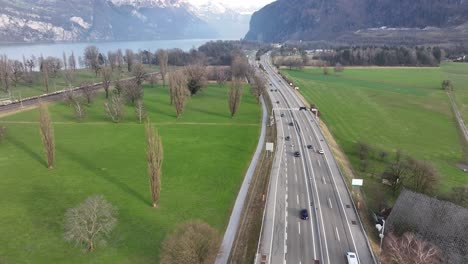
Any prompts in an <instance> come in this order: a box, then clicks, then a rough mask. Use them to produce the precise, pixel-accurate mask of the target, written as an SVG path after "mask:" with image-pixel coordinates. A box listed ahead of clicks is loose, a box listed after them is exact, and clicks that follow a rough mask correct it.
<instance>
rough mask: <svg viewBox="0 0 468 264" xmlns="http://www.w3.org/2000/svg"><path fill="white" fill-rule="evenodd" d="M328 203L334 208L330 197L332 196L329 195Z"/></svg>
mask: <svg viewBox="0 0 468 264" xmlns="http://www.w3.org/2000/svg"><path fill="white" fill-rule="evenodd" d="M328 205H329V206H330V208H332V209H333V206H332V202H331V199H330V197H328Z"/></svg>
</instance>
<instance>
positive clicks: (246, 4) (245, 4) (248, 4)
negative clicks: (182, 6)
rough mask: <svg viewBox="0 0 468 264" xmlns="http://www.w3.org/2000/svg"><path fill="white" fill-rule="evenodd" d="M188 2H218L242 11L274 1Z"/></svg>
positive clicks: (199, 1) (199, 0)
mask: <svg viewBox="0 0 468 264" xmlns="http://www.w3.org/2000/svg"><path fill="white" fill-rule="evenodd" d="M187 1H188V2H190V3H192V4H195V5H199V4H203V3H206V2H210V1H215V2H220V3H223V4H225V5H227V6H229V7H232V8H242V9H252V8H256V9H260V8H262V7H264V6H265V5H267V4H269V3H271V2H273V1H275V0H187Z"/></svg>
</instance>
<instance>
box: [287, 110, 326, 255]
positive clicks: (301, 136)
mask: <svg viewBox="0 0 468 264" xmlns="http://www.w3.org/2000/svg"><path fill="white" fill-rule="evenodd" d="M289 114H290V115H291V117H294V113H293V112H290V113H289ZM294 132H295V133H296V136H297V138H298V139H299V140H300V139H302V141H304V142H305V140H304V137H303V135H302V134H301V135H299V133H298V132H297V130H295V129H294ZM299 151H301V152H302V149H301V148H299ZM307 156H308V159H309V164H310V155H309V152H307ZM304 160H305V156H303V158H302V159H301V161H304ZM302 165H303V166H302V170H303V172H304V182H306V183H307V172H306V168H305V167H306V166H305V164H302ZM311 168H312V164H311ZM311 171H312V175H313V176H314V171H313V168H312V169H311ZM314 178H315V176H314ZM315 189H316V193H318V190H317V187H316V188H315ZM306 191H307V203H308V204H309V205H311V202H310V193H311V192H312V190H310V192H309V185H308V184H306ZM317 198H318V199H319V200H318V206H319V210H320V215H321V214H322V212H321V211H322V210H321V208H320V207H321V206H320V198H319V197H318V194H317ZM310 209H311V211H314V210H312V208H311V207H310ZM321 221H322V222H323V217H321ZM309 224H310V229H311V231H312V245H313V250H314V258H315V259H316V258H317V251H316V248H315V235H314V227H313V222H312V221H309ZM322 229H323V232H324V233H325V229H324V227H323V226H322ZM318 235H319V237H320V234H318ZM324 236H325V246H326V253H327V258H328V263H330V256H329V254H328V246H327V244H326V235H324ZM319 245H320V250H321V251H322V242H321V240H320V239H319Z"/></svg>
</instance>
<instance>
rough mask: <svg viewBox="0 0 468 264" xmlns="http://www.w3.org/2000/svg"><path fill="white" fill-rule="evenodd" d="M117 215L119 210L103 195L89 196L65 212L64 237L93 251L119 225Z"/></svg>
mask: <svg viewBox="0 0 468 264" xmlns="http://www.w3.org/2000/svg"><path fill="white" fill-rule="evenodd" d="M116 216H117V210H116V209H115V207H113V206H112V204H110V203H109V202H108V201H107V200H106V199H104V197H103V196H102V195H96V196H91V197H88V198H87V199H86V200H85V201H84V202H82V203H81V204H79V205H78V206H77V207H75V208H70V209H68V210H67V212H66V213H65V224H64V229H65V234H64V238H65V240H67V241H73V242H75V243H76V244H77V245H81V246H84V247H86V249H87V250H88V252H91V251H93V250H94V249H95V247H96V244H98V242H101V241H105V238H106V236H108V235H109V234H110V232H111V231H112V230H113V229H114V227H115V226H116V225H117V218H116Z"/></svg>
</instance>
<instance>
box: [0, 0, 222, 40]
mask: <svg viewBox="0 0 468 264" xmlns="http://www.w3.org/2000/svg"><path fill="white" fill-rule="evenodd" d="M192 9H193V6H191V5H190V4H188V3H187V2H186V1H183V0H67V1H63V0H14V1H12V0H0V41H2V42H37V41H90V40H152V39H181V38H216V37H217V36H218V34H217V33H216V30H215V29H214V28H213V27H212V26H210V25H209V24H208V23H207V22H206V21H205V20H203V19H202V18H200V17H198V16H196V15H195V14H194V13H193V12H192Z"/></svg>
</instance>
